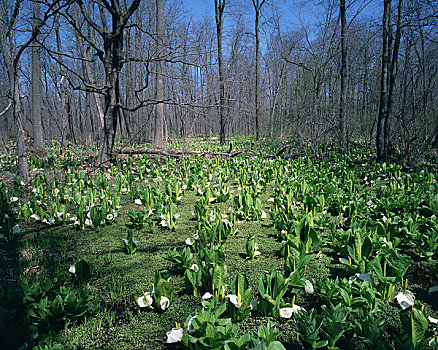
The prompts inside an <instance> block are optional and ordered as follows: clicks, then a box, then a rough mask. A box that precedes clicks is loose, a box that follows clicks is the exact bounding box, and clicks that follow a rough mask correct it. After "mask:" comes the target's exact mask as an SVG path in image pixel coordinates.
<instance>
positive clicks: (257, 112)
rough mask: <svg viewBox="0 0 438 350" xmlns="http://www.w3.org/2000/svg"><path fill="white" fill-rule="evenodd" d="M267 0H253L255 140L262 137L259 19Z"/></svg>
mask: <svg viewBox="0 0 438 350" xmlns="http://www.w3.org/2000/svg"><path fill="white" fill-rule="evenodd" d="M265 1H266V0H261V1H260V0H252V4H253V6H254V10H255V22H254V32H255V61H256V62H255V65H256V66H255V96H254V104H255V135H254V136H255V140H256V141H258V140H259V139H260V125H259V124H260V102H259V99H260V96H259V95H260V82H259V80H260V77H259V75H260V37H259V21H260V12H261V8H262V6H263V4H264V3H265Z"/></svg>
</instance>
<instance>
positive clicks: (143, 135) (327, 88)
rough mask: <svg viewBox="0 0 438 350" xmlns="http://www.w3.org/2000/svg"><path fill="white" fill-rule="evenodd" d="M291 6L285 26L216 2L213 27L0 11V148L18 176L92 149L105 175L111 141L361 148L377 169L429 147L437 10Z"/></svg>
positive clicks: (16, 7) (405, 0)
mask: <svg viewBox="0 0 438 350" xmlns="http://www.w3.org/2000/svg"><path fill="white" fill-rule="evenodd" d="M293 4H294V3H293V2H291V5H293ZM294 5H295V6H293V7H292V6H291V9H290V11H293V8H298V7H300V8H301V11H302V13H305V14H306V15H305V16H303V18H302V21H303V22H302V24H301V25H296V26H295V27H292V26H291V25H286V24H285V23H286V19H287V18H290V17H292V16H286V19H285V16H284V14H283V13H281V12H280V10H279V9H280V7H281V6H283V8H284V6H285V5H284V2H282V1H279V0H211V7H212V9H213V10H214V11H212V13H213V15H212V17H211V18H209V17H207V16H205V17H203V18H194V17H193V16H191V15H190V14H189V13H188V12H186V11H185V10H184V1H180V0H167V1H164V0H156V1H141V0H128V1H122V2H120V1H119V0H112V1H108V0H94V1H89V0H76V1H69V0H51V1H47V0H42V1H37V0H0V25H1V30H0V53H1V55H0V57H1V59H0V86H1V89H0V139H1V141H2V142H8V141H9V140H11V139H13V140H14V141H15V143H16V145H17V153H18V156H19V162H20V168H21V170H20V174H21V175H22V176H24V177H26V173H27V169H26V168H25V164H24V163H25V161H26V154H27V147H29V145H32V147H31V149H32V151H34V152H36V153H37V154H43V153H44V142H45V141H48V140H54V141H56V142H58V143H59V145H60V148H62V149H65V148H66V144H67V142H71V143H73V144H83V145H91V144H96V145H97V146H98V149H99V155H98V162H99V163H100V164H102V165H105V164H107V163H108V162H109V161H110V160H111V156H112V152H113V147H114V140H115V139H116V137H117V136H120V137H121V139H123V140H126V141H127V142H128V143H137V142H144V141H152V142H153V143H154V145H155V146H156V147H164V145H165V143H166V140H169V139H170V138H172V137H187V136H211V135H213V134H217V135H219V136H220V141H221V143H225V142H226V141H227V139H228V138H229V137H231V136H235V135H252V136H253V137H254V139H255V140H260V139H262V138H268V139H272V138H277V137H290V138H298V139H301V140H303V141H304V142H306V143H307V144H309V145H310V146H311V147H314V146H315V145H317V144H319V143H327V142H330V143H333V144H335V145H338V146H340V147H342V148H345V147H348V145H349V144H351V143H361V144H363V145H366V146H371V145H373V146H376V150H377V157H378V158H379V159H385V158H386V157H387V156H388V155H389V154H390V153H391V152H393V151H394V150H395V149H397V150H398V151H399V152H405V153H408V152H411V153H412V152H413V153H414V154H415V153H421V152H423V151H424V150H426V149H427V148H428V147H430V146H434V147H437V146H438V79H437V73H438V5H437V3H436V1H433V0H397V1H395V0H393V1H392V0H382V1H381V2H380V1H379V2H376V1H374V2H369V1H364V2H360V1H359V2H358V1H351V0H339V1H338V0H322V1H316V0H315V1H314V2H306V3H303V4H300V3H299V2H298V1H297V2H296V3H295V4H294ZM372 6H374V7H372ZM371 10H372V11H371ZM309 13H311V14H309ZM370 13H378V15H377V16H376V15H375V16H374V17H373V16H371V15H370ZM30 139H31V140H32V141H31V142H30V143H29V140H30Z"/></svg>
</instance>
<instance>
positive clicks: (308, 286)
mask: <svg viewBox="0 0 438 350" xmlns="http://www.w3.org/2000/svg"><path fill="white" fill-rule="evenodd" d="M305 282H306V285H305V286H304V290H305V291H306V293H309V294H311V293H313V284H312V282H310V281H309V280H306V281H305Z"/></svg>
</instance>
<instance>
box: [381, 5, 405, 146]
mask: <svg viewBox="0 0 438 350" xmlns="http://www.w3.org/2000/svg"><path fill="white" fill-rule="evenodd" d="M403 7H404V0H399V3H398V11H397V29H396V33H395V41H394V47H393V49H392V59H391V70H390V75H389V86H388V90H389V91H388V98H387V107H386V115H385V123H384V140H385V153H386V154H387V153H388V151H389V148H390V135H389V134H390V125H391V124H390V120H391V112H392V103H393V93H394V87H395V78H396V76H397V62H398V51H399V48H400V40H401V29H402V24H401V22H402V19H403Z"/></svg>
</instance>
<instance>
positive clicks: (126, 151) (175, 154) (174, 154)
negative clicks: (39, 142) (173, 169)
mask: <svg viewBox="0 0 438 350" xmlns="http://www.w3.org/2000/svg"><path fill="white" fill-rule="evenodd" d="M46 151H48V152H56V153H59V154H61V150H59V149H56V148H46ZM68 152H71V153H73V154H77V155H84V156H96V155H97V152H95V151H73V150H68ZM113 153H114V155H118V154H120V155H122V154H123V155H134V154H154V155H162V156H165V157H171V158H181V157H184V156H191V155H198V156H200V157H228V158H234V157H237V156H244V155H245V154H244V152H243V151H236V152H233V153H227V152H202V151H193V150H172V149H168V150H163V149H158V148H120V149H115V150H114V152H113Z"/></svg>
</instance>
